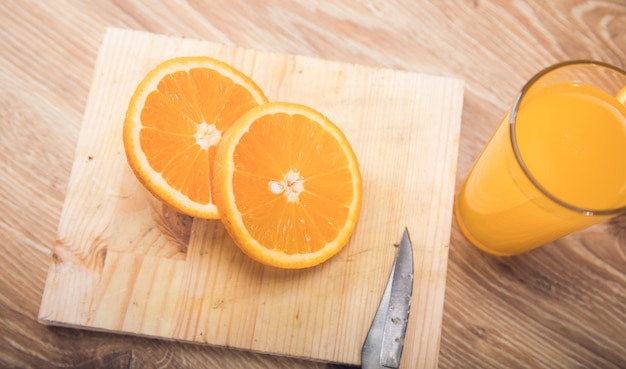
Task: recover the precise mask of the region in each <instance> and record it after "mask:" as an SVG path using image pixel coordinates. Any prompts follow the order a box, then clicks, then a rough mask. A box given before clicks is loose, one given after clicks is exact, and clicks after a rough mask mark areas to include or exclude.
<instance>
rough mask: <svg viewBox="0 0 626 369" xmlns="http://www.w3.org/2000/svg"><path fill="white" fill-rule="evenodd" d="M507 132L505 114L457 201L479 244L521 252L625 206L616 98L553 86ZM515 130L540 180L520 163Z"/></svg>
mask: <svg viewBox="0 0 626 369" xmlns="http://www.w3.org/2000/svg"><path fill="white" fill-rule="evenodd" d="M510 128H511V126H510V124H509V116H508V115H507V116H506V117H505V121H504V122H503V123H501V124H500V126H499V127H498V129H497V130H496V132H495V133H494V135H493V137H492V138H491V141H490V142H489V144H488V145H487V146H486V148H485V150H484V152H483V153H482V154H481V156H480V157H479V158H478V160H477V162H476V163H475V164H474V167H473V168H472V171H471V172H470V175H469V176H468V179H467V180H466V182H465V184H464V186H463V188H461V191H460V192H459V194H458V195H457V199H456V201H455V212H456V215H457V221H458V223H459V226H460V228H461V229H462V231H463V233H464V234H465V235H466V237H467V238H468V239H469V240H470V241H471V242H472V243H474V244H475V245H476V246H478V247H479V248H482V249H484V250H485V251H488V252H491V253H493V254H499V255H514V254H518V253H521V252H524V251H528V250H529V249H531V248H534V247H536V246H540V245H542V244H545V243H548V242H550V241H553V240H555V239H557V238H559V237H562V236H564V235H566V234H568V233H571V232H573V231H576V230H578V229H581V228H584V227H587V226H589V225H592V224H595V223H598V222H601V221H603V220H605V219H607V218H608V217H610V216H612V215H614V214H611V215H604V214H603V215H597V214H596V215H593V216H589V214H591V212H596V213H597V212H598V211H600V212H603V211H606V210H611V209H617V208H621V207H624V206H626V107H625V106H624V105H622V104H620V103H619V102H618V101H617V99H616V98H615V97H614V96H611V95H609V94H607V93H605V92H603V91H602V90H600V89H597V88H594V87H591V86H587V85H582V84H576V83H562V84H556V85H552V86H548V87H545V88H543V89H541V90H538V91H537V92H534V93H533V94H532V95H530V96H527V97H526V98H524V99H523V100H522V103H521V105H520V107H519V109H518V113H517V117H516V123H515V126H514V132H511V131H510ZM512 133H514V135H515V139H516V142H517V145H518V151H519V154H520V156H521V159H522V161H523V163H524V164H525V166H526V167H527V169H528V172H530V174H531V175H532V177H533V178H534V181H535V183H533V181H532V180H530V179H529V178H528V176H527V174H526V173H525V172H524V170H523V169H522V168H521V166H520V165H519V163H518V160H517V159H516V156H515V153H514V149H513V146H512V143H511V134H512ZM536 184H539V186H541V187H543V189H544V191H541V190H539V189H538V188H537V186H536ZM544 192H548V193H549V194H551V196H553V197H555V198H556V199H557V202H559V201H560V202H564V203H567V204H569V205H570V206H571V207H575V208H580V209H586V210H590V211H591V212H587V213H585V212H583V211H574V210H571V209H568V208H567V207H565V206H562V205H559V204H558V203H557V202H555V201H554V199H550V198H549V197H548V196H546V194H545V193H544Z"/></svg>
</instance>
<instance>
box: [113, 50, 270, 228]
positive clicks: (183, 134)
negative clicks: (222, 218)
mask: <svg viewBox="0 0 626 369" xmlns="http://www.w3.org/2000/svg"><path fill="white" fill-rule="evenodd" d="M266 102H267V98H266V97H265V95H264V94H263V92H262V91H261V89H260V88H259V87H258V86H257V85H256V84H255V83H254V82H253V81H252V80H251V79H250V78H248V77H247V76H245V75H244V74H243V73H241V72H240V71H238V70H236V69H235V68H233V67H232V66H230V65H228V64H225V63H222V62H220V61H217V60H215V59H212V58H208V57H182V58H175V59H170V60H168V61H165V62H163V63H161V64H159V65H158V66H157V67H156V68H154V69H153V70H152V71H151V72H149V73H148V75H147V76H146V77H145V78H144V79H143V80H142V81H141V83H140V84H139V86H138V87H137V89H136V91H135V93H134V95H133V96H132V98H131V101H130V104H129V107H128V111H127V113H126V119H125V121H124V130H123V139H124V148H125V150H126V156H127V158H128V163H129V165H130V167H131V168H132V169H133V171H134V173H135V175H136V176H137V178H138V179H139V180H140V181H141V182H142V183H143V184H144V185H145V186H146V187H147V188H148V190H149V191H150V192H151V193H152V194H153V195H154V196H155V197H157V198H159V199H160V200H161V201H163V202H165V203H167V204H169V205H170V206H172V207H173V208H175V209H177V210H178V211H180V212H183V213H185V214H188V215H192V216H196V217H201V218H217V217H218V212H217V208H216V206H215V203H214V200H213V198H212V196H211V176H212V171H213V161H214V158H215V151H216V145H217V143H218V141H219V140H220V138H221V137H222V135H223V134H224V132H225V131H226V130H227V129H228V127H230V126H231V125H232V124H233V122H234V121H235V120H237V119H238V118H239V117H240V116H241V115H243V114H244V113H245V112H247V111H248V110H250V109H251V108H253V107H255V106H258V105H260V104H264V103H266Z"/></svg>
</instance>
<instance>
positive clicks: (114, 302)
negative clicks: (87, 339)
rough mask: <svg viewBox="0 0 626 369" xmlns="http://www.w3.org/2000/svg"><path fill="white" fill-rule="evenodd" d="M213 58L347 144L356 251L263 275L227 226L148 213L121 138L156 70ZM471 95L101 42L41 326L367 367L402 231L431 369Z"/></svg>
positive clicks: (306, 64) (445, 83) (341, 69)
mask: <svg viewBox="0 0 626 369" xmlns="http://www.w3.org/2000/svg"><path fill="white" fill-rule="evenodd" d="M182 55H209V56H212V57H215V58H217V59H220V60H223V61H225V62H228V63H230V64H232V65H234V66H235V67H236V68H238V69H240V70H241V71H243V72H244V73H246V74H248V75H249V76H251V77H252V78H253V79H254V80H255V81H256V82H257V83H258V85H259V86H260V87H261V88H262V89H263V90H264V91H265V93H266V95H267V96H268V98H269V99H270V100H273V101H291V102H297V103H302V104H306V105H309V106H312V107H313V108H315V109H317V110H319V111H321V112H322V113H323V114H325V115H326V116H328V117H329V118H330V119H331V120H333V121H334V122H335V123H336V124H337V125H338V126H339V127H340V128H341V129H342V130H343V131H344V133H345V134H346V136H347V137H348V139H349V140H350V142H351V143H352V145H353V147H354V149H355V152H356V154H357V157H358V159H359V162H360V165H361V172H362V175H363V207H362V212H361V217H360V220H359V223H358V225H357V228H356V231H355V233H354V235H353V237H352V239H351V241H350V243H349V244H348V245H347V246H346V247H345V248H344V249H343V250H342V251H341V252H340V253H339V254H338V255H337V256H335V257H334V258H332V259H331V260H329V261H328V262H326V263H324V264H322V265H320V266H317V267H314V268H310V269H305V270H295V271H294V270H279V269H275V268H271V267H265V266H262V265H260V264H258V263H256V262H254V261H252V260H250V259H248V258H247V257H246V256H244V255H243V254H242V253H241V252H240V251H239V250H238V249H237V248H236V246H234V244H233V243H232V241H231V240H230V238H229V237H228V235H227V234H226V232H225V230H224V228H223V227H222V225H221V223H220V222H219V221H207V220H198V219H192V218H189V217H187V216H184V215H181V214H178V213H176V212H175V211H173V210H172V209H169V208H167V207H166V206H164V205H163V204H161V203H160V202H159V201H157V200H155V199H154V198H152V197H151V196H150V195H149V194H148V193H147V192H146V191H145V190H144V188H143V187H142V186H141V185H140V184H139V183H138V182H137V180H136V179H135V177H134V175H133V174H132V172H131V170H130V168H129V167H128V165H127V162H126V157H125V155H124V151H123V145H122V139H121V129H122V124H123V119H124V115H125V111H126V107H127V104H128V101H129V99H130V96H131V94H132V93H133V91H134V89H135V87H136V85H137V84H138V82H139V81H140V80H141V78H143V76H144V75H145V74H146V73H147V72H148V70H150V69H151V68H153V67H154V66H155V65H156V64H158V63H159V62H161V61H163V60H165V59H168V58H171V57H175V56H182ZM462 101H463V82H462V81H461V80H458V79H452V78H443V77H437V76H430V75H425V74H417V73H408V72H403V71H395V70H388V69H376V68H369V67H364V66H359V65H352V64H345V63H338V62H330V61H324V60H319V59H314V58H307V57H301V56H294V55H285V54H279V53H270V52H265V51H259V50H251V49H244V48H240V47H235V46H227V45H221V44H216V43H210V42H204V41H199V40H191V39H181V38H172V37H166V36H161V35H154V34H149V33H145V32H135V31H128V30H121V29H108V30H107V32H106V35H105V37H104V41H103V44H102V47H101V49H100V52H99V54H98V58H97V61H96V66H95V71H94V76H93V81H92V86H91V91H90V94H89V97H88V101H87V106H86V109H85V114H84V119H83V123H82V129H81V133H80V136H79V139H78V143H77V147H76V156H75V159H74V165H73V168H72V172H71V177H70V180H69V184H68V189H67V198H66V201H65V204H64V208H63V212H62V215H61V220H60V224H59V227H58V234H57V239H56V240H55V244H54V249H53V260H52V263H51V268H50V272H49V274H48V279H47V282H46V286H45V289H44V293H43V298H42V303H41V309H40V313H39V319H40V321H41V322H43V323H45V324H52V325H64V326H72V327H77V328H85V329H95V330H105V331H111V332H119V333H124V334H137V335H144V336H152V337H159V338H165V339H173V340H179V341H188V342H194V343H205V344H210V345H219V346H228V347H233V348H240V349H245V350H254V351H261V352H267V353H272V354H278V355H288V356H296V357H303V358H310V359H314V360H322V361H330V362H339V363H347V364H359V362H360V351H361V345H362V343H363V340H364V339H365V336H366V334H367V331H368V329H369V326H370V323H371V320H372V318H373V316H374V313H375V311H376V308H377V306H378V303H379V300H380V297H381V296H382V293H383V290H384V287H385V284H386V281H387V278H388V276H389V272H390V271H391V266H392V263H393V258H394V256H395V252H396V248H395V247H394V243H397V242H398V241H399V239H400V236H401V232H402V230H403V229H404V227H405V226H406V227H408V229H409V232H410V234H411V238H412V241H413V248H414V258H415V274H414V275H415V283H414V292H413V300H412V308H411V313H410V319H409V320H410V321H409V327H408V331H407V339H406V345H405V350H404V355H403V361H402V367H403V368H415V367H434V366H436V364H437V357H438V351H439V341H440V335H441V320H442V313H443V312H442V309H443V300H444V289H445V280H446V267H447V257H448V243H449V239H450V228H451V219H452V204H453V192H454V183H455V173H456V161H457V155H458V143H459V131H460V118H461V110H462Z"/></svg>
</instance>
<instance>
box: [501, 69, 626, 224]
mask: <svg viewBox="0 0 626 369" xmlns="http://www.w3.org/2000/svg"><path fill="white" fill-rule="evenodd" d="M572 65H597V66H600V67H603V68H608V69H611V70H613V71H615V72H617V73H620V74H622V75H623V76H624V77H625V78H626V71H624V70H623V69H621V68H619V67H616V66H614V65H611V64H608V63H605V62H601V61H597V60H587V59H580V60H569V61H564V62H560V63H556V64H553V65H551V66H549V67H546V68H544V69H542V70H541V71H539V72H538V73H537V74H535V75H534V76H533V77H532V78H531V79H529V80H528V82H526V84H524V86H523V87H522V89H521V90H520V92H519V93H518V94H517V96H516V97H515V100H514V102H513V106H512V108H511V114H510V118H509V125H510V129H509V133H510V136H511V144H512V146H513V152H514V153H515V158H516V160H517V163H518V164H519V166H520V167H521V168H522V171H523V172H524V174H525V175H526V178H528V180H530V182H531V183H532V184H533V185H534V186H535V188H537V189H538V190H539V191H540V192H541V193H542V194H543V195H545V196H546V197H547V198H548V199H550V200H552V201H553V202H555V203H557V204H558V205H560V206H562V207H564V208H566V209H569V210H571V211H574V212H577V213H582V214H584V215H586V216H602V215H617V214H620V213H624V212H626V205H624V206H621V207H618V208H610V209H585V208H582V207H579V206H576V205H572V204H570V203H568V202H567V201H564V200H561V199H560V198H559V197H557V196H555V195H554V194H552V193H551V192H550V191H548V190H547V189H546V188H545V187H544V186H543V185H542V184H541V183H540V182H539V181H538V180H537V179H536V178H535V177H534V176H533V174H532V172H531V170H530V169H529V168H528V167H527V166H526V164H525V163H524V160H523V159H522V155H521V153H520V151H519V147H518V144H517V137H516V134H515V126H516V121H517V111H518V109H519V107H520V104H521V102H522V100H523V99H524V97H525V96H526V93H527V92H528V90H529V89H530V88H531V86H533V85H534V84H535V82H537V81H538V80H539V79H541V78H542V77H543V76H545V75H547V74H548V73H550V72H552V71H554V70H557V69H560V68H563V67H567V66H572Z"/></svg>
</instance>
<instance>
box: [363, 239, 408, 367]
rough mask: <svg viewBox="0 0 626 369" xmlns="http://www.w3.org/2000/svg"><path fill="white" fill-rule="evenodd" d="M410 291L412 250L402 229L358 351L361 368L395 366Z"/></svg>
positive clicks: (399, 356) (399, 355) (406, 320)
mask: <svg viewBox="0 0 626 369" xmlns="http://www.w3.org/2000/svg"><path fill="white" fill-rule="evenodd" d="M412 292H413V250H412V246H411V239H410V237H409V232H408V230H407V229H406V228H405V230H404V233H403V234H402V240H401V241H400V246H399V247H398V253H397V254H396V258H395V261H394V263H393V268H392V270H391V275H390V276H389V280H388V282H387V287H386V288H385V292H384V293H383V297H382V299H381V302H380V305H379V306H378V310H377V311H376V315H375V316H374V320H373V321H372V325H371V327H370V330H369V333H368V334H367V337H366V339H365V342H364V343H363V349H362V351H361V366H362V368H363V369H386V368H398V367H399V366H400V358H401V356H402V349H403V348H404V337H405V334H406V326H407V323H408V321H409V310H410V307H411V295H412Z"/></svg>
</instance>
